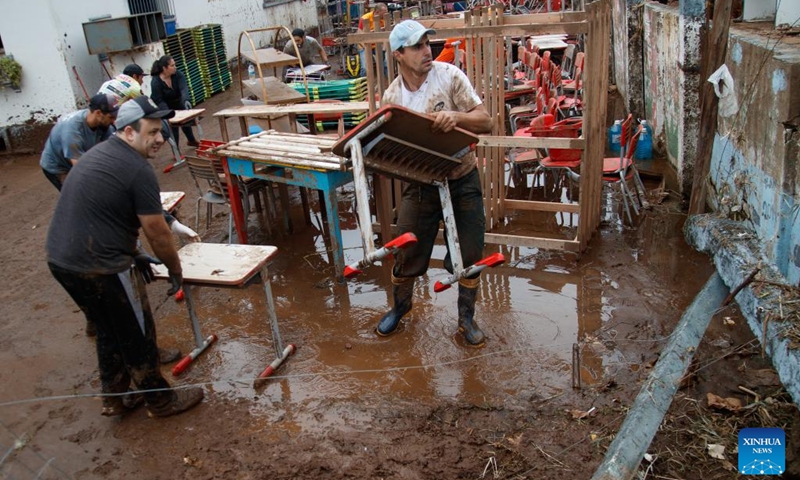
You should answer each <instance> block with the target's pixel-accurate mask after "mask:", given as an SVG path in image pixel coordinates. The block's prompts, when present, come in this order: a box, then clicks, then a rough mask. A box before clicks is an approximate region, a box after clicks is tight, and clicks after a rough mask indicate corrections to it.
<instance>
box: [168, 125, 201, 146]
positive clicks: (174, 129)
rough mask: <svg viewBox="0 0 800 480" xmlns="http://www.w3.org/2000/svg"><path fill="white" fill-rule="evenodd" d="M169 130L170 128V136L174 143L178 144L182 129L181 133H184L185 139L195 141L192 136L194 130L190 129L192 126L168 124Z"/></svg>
mask: <svg viewBox="0 0 800 480" xmlns="http://www.w3.org/2000/svg"><path fill="white" fill-rule="evenodd" d="M169 128H170V130H172V138H174V139H175V143H176V144H180V131H181V130H183V134H184V135H186V140H188V141H190V142H193V143H194V142H197V139H195V138H194V132H193V131H192V127H173V126H172V125H170V127H169Z"/></svg>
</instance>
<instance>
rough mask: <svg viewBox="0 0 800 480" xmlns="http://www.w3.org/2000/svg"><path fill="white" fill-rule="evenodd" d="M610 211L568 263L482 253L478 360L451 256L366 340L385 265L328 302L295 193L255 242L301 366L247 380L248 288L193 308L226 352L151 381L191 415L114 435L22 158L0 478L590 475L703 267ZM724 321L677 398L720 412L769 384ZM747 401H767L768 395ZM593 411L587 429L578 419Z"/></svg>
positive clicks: (8, 213)
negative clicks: (279, 219) (256, 383)
mask: <svg viewBox="0 0 800 480" xmlns="http://www.w3.org/2000/svg"><path fill="white" fill-rule="evenodd" d="M238 98H239V96H238V91H230V90H229V91H228V92H225V93H224V94H220V95H217V96H215V97H214V98H212V99H210V100H208V101H206V102H205V103H204V104H202V105H200V106H201V107H204V108H206V109H207V110H208V112H214V111H218V110H220V109H222V108H225V107H229V106H233V105H235V104H236V103H237V102H238ZM203 127H204V130H205V132H206V136H207V137H209V138H214V139H219V126H218V124H217V120H216V119H214V118H213V117H211V116H208V117H206V118H205V119H204V121H203ZM229 128H230V131H234V130H233V125H231V126H229ZM183 142H185V139H184V138H182V143H183ZM31 148H34V147H31ZM184 148H186V147H184ZM170 161H171V160H170V157H169V153H168V152H167V148H164V149H162V151H161V152H160V156H159V158H158V159H157V160H156V161H155V162H154V166H155V168H156V171H157V172H159V173H158V175H159V181H160V182H161V187H162V190H164V191H171V190H183V191H185V192H186V193H187V197H186V199H185V200H184V201H183V204H182V206H181V207H180V210H179V216H180V218H181V219H182V220H183V221H184V223H186V224H187V225H189V226H194V219H195V213H194V205H195V199H196V198H197V192H196V189H195V186H194V183H193V182H192V180H191V177H190V175H189V172H188V170H187V169H185V168H181V169H176V170H174V171H172V172H171V173H169V174H163V173H161V171H162V170H163V168H164V167H165V166H167V165H168V164H169V163H170ZM526 187H527V186H526ZM650 187H651V188H655V187H656V185H655V184H650ZM526 190H527V188H526ZM606 196H607V197H609V198H607V199H606V201H607V202H610V203H607V206H606V207H604V221H603V223H602V225H601V228H600V230H599V231H598V232H597V234H596V235H595V238H594V239H593V240H592V241H591V242H590V245H589V249H588V250H587V251H586V252H584V254H583V255H581V256H580V257H578V256H576V255H572V254H561V253H554V252H548V251H542V250H538V249H533V248H510V247H505V246H497V245H489V246H487V249H486V250H487V254H488V253H494V252H496V251H499V252H502V253H503V254H504V255H505V256H506V258H507V262H506V264H505V265H502V266H500V267H497V268H494V269H492V270H490V271H488V272H487V273H484V274H483V275H482V282H481V286H480V293H479V297H478V305H477V313H476V318H477V320H478V322H479V324H480V325H481V327H482V328H483V330H484V332H485V333H486V334H487V336H488V342H487V345H486V347H485V348H483V349H478V350H476V349H472V348H467V347H465V345H464V343H463V340H462V338H461V336H460V335H459V334H457V332H456V330H457V319H456V292H454V291H446V292H444V293H440V294H436V293H434V292H433V283H434V282H435V281H436V280H437V279H439V278H441V277H442V276H443V274H444V273H445V271H444V269H443V267H442V259H443V257H444V247H437V248H436V250H435V252H434V260H433V261H432V263H431V268H430V270H429V272H428V275H427V276H426V277H424V278H423V279H422V281H421V282H418V283H417V286H416V288H415V292H414V308H413V310H412V311H411V313H410V314H409V315H408V316H407V318H406V320H405V322H404V323H403V325H402V327H401V329H400V330H399V331H398V332H397V333H396V334H394V335H392V336H390V337H388V338H380V337H378V336H377V335H376V334H375V333H374V331H373V329H374V327H375V324H376V322H377V319H378V318H379V317H380V316H381V315H382V314H383V313H384V312H385V311H386V309H387V308H388V307H389V304H390V298H389V294H388V293H387V292H388V291H389V286H390V281H389V267H388V266H383V267H381V266H374V267H371V268H369V269H367V270H366V272H365V274H364V275H363V276H362V277H360V278H359V279H358V280H357V281H351V282H348V283H347V284H338V283H336V282H335V281H334V279H333V268H332V265H331V261H330V258H329V255H328V253H327V249H326V244H325V241H324V237H323V236H322V234H321V215H320V212H319V208H318V205H317V204H316V203H315V202H312V207H311V217H312V224H311V225H306V224H305V223H304V221H303V215H302V211H301V210H300V208H301V207H300V206H299V205H300V202H299V200H298V198H297V195H296V192H293V200H294V201H293V203H292V207H291V216H292V220H293V226H294V231H293V233H288V232H277V233H275V234H274V235H272V236H267V235H265V234H264V233H262V231H261V229H260V228H259V222H263V221H264V220H263V219H261V220H260V219H259V218H258V216H257V215H256V214H253V215H252V216H251V225H250V231H249V234H250V235H251V237H252V238H253V239H255V240H256V241H257V242H260V243H265V244H271V245H276V246H277V247H278V248H279V253H278V256H277V257H276V259H275V261H274V262H273V263H272V265H271V267H270V272H271V282H272V288H273V292H274V295H275V299H276V313H277V316H278V319H279V323H280V329H281V334H282V336H283V340H284V342H285V343H294V344H296V345H297V346H298V351H297V353H296V354H295V355H294V356H292V357H291V358H290V360H289V361H288V363H287V364H286V365H284V366H283V367H282V368H281V369H280V370H279V372H278V375H277V376H275V377H274V378H273V379H272V380H270V381H269V382H267V383H266V385H265V386H263V387H259V388H254V387H253V379H254V378H255V376H256V375H258V373H260V372H261V371H262V370H263V369H264V367H265V366H266V365H267V364H268V363H269V362H270V361H271V360H272V358H273V357H274V353H273V345H272V343H271V340H270V338H271V337H270V334H269V328H268V325H267V319H266V313H265V301H264V295H263V290H262V289H261V287H260V286H257V285H252V286H250V287H249V288H247V289H243V290H231V289H221V288H202V289H197V290H195V298H196V300H197V303H198V304H199V305H198V311H199V315H200V318H201V320H202V327H203V329H204V333H205V334H206V335H207V334H210V333H215V334H216V335H218V337H219V339H220V340H219V342H218V343H217V344H215V345H214V346H213V347H212V348H211V349H210V350H209V351H208V352H206V353H205V354H204V355H203V356H202V357H201V358H200V359H198V361H197V362H196V363H195V364H194V365H193V366H192V367H191V368H190V369H189V370H188V371H187V372H186V373H185V374H183V375H182V376H181V377H180V378H178V379H172V378H171V376H170V375H169V370H168V367H165V369H164V372H165V375H166V376H167V377H168V378H170V381H172V382H173V383H174V384H176V385H201V386H203V387H204V389H205V392H206V399H205V401H204V402H203V403H202V404H201V405H200V406H198V407H197V408H195V409H193V410H191V411H190V412H187V413H185V414H182V415H180V416H177V417H172V418H167V419H160V420H152V419H149V418H148V417H147V415H146V412H145V411H144V409H139V410H136V411H134V412H132V413H130V414H128V415H126V416H124V417H122V418H114V419H111V418H106V417H102V416H100V401H99V400H98V399H97V398H95V396H94V395H95V394H96V393H97V392H99V383H98V380H97V370H96V364H95V362H96V360H95V354H94V351H93V348H94V344H93V341H92V340H90V339H88V338H86V337H85V336H84V334H83V327H84V320H83V316H82V315H81V313H80V312H79V311H78V309H77V307H76V306H75V305H74V304H73V303H72V301H71V300H70V299H69V297H68V296H67V295H66V293H65V292H64V291H63V290H62V289H61V288H60V287H59V286H58V284H57V283H56V282H55V281H54V280H53V279H52V277H51V276H50V275H49V273H48V271H47V268H46V264H45V261H44V238H45V236H46V230H47V226H48V224H49V220H50V217H51V214H52V211H53V208H54V205H55V202H56V200H57V192H56V191H55V190H54V189H53V188H52V186H50V184H49V183H48V182H47V181H46V180H45V178H44V176H43V175H42V173H41V171H40V169H39V168H38V158H37V156H18V157H6V158H3V159H2V165H0V207H1V208H0V225H2V234H0V246H2V252H3V253H2V254H0V265H2V267H3V271H4V272H5V275H3V277H2V280H0V282H1V283H0V285H2V288H1V289H0V299H1V302H2V303H0V305H2V306H0V313H2V322H0V333H1V334H0V360H1V361H2V365H3V366H4V368H3V369H2V370H1V371H0V382H2V385H3V388H2V391H1V392H0V454H2V455H4V456H3V457H2V460H0V473H2V475H3V476H5V477H6V478H76V479H99V478H154V479H161V478H163V479H174V478H192V479H198V478H201V479H202V478H226V479H227V478H237V479H250V478H253V479H260V478H330V479H339V478H386V479H427V478H437V479H438V478H441V479H450V478H520V479H522V478H528V479H563V478H571V479H584V478H590V477H591V475H592V473H593V471H594V469H595V468H596V467H597V465H599V463H600V462H601V461H602V458H603V454H604V452H605V449H606V448H607V447H608V445H609V443H610V441H611V440H612V438H613V435H614V434H615V432H616V431H617V429H618V428H619V426H620V424H621V422H622V420H623V419H624V416H625V414H626V412H627V409H628V408H629V407H630V405H631V404H632V401H633V398H634V397H635V395H636V393H638V389H639V387H640V385H641V383H642V382H643V380H644V379H645V378H646V376H647V375H648V373H649V370H650V368H651V367H652V365H653V363H654V362H655V361H656V360H657V358H658V352H659V351H660V349H661V348H662V346H663V345H664V343H665V341H666V339H667V336H668V335H669V334H670V332H671V331H672V328H673V327H674V326H675V324H676V323H677V321H678V320H679V319H680V316H681V314H682V312H683V310H684V309H685V308H686V307H687V306H688V305H689V303H690V302H691V301H692V299H693V297H694V295H695V294H696V293H697V292H698V291H699V290H700V289H701V288H702V286H703V284H704V283H705V282H706V280H707V279H708V278H709V276H710V275H711V274H712V272H713V267H712V266H711V264H710V262H709V260H708V259H707V258H706V257H705V256H704V255H701V254H698V253H697V252H694V251H692V250H691V249H690V248H689V247H687V246H686V244H685V242H684V240H683V235H682V231H681V226H682V224H683V221H684V219H685V216H684V214H683V213H681V211H680V203H679V202H677V201H676V200H675V198H674V197H670V196H667V197H659V198H660V199H662V200H663V202H662V203H658V204H654V205H653V206H652V207H651V208H650V209H649V210H647V211H646V212H645V213H643V214H642V215H641V216H639V217H638V218H637V219H636V221H635V225H634V226H633V227H630V226H627V225H623V223H622V222H621V220H620V214H621V210H620V207H619V205H618V203H616V202H615V198H614V195H613V194H612V193H608V194H607V195H606ZM353 198H354V195H353V191H352V187H345V188H344V189H343V190H342V191H341V192H340V199H341V205H340V211H342V212H344V213H343V229H344V232H343V240H344V246H345V255H346V258H347V260H348V261H354V260H358V259H360V258H361V256H362V251H361V248H360V236H359V233H358V231H357V230H356V227H355V220H354V206H353V201H354V200H353ZM215 213H216V215H215V217H214V218H213V220H212V227H211V229H210V230H208V231H206V230H205V228H204V226H201V228H200V233H201V235H202V236H203V237H204V240H205V241H210V242H220V241H227V240H226V235H227V234H226V230H227V218H226V213H225V212H224V211H223V210H222V209H220V210H217V211H216V212H215ZM203 220H204V219H203ZM574 220H575V218H571V219H565V218H563V217H560V216H558V214H548V215H547V216H543V217H530V216H527V217H518V218H515V219H514V220H513V223H514V225H523V224H525V223H526V222H527V223H529V224H531V225H536V226H537V228H542V229H549V231H550V232H551V233H552V234H554V235H555V234H558V235H568V234H569V230H570V227H569V226H570V225H572V224H573V223H571V222H574ZM203 223H204V222H201V225H203ZM166 290H167V286H166V284H153V285H151V286H150V287H149V292H150V299H151V304H152V306H153V308H154V310H155V315H156V320H157V326H158V335H159V344H160V345H162V346H168V347H179V348H181V349H182V350H183V351H184V352H187V351H189V350H190V349H191V348H192V346H193V340H192V338H193V337H192V333H191V329H190V324H189V322H188V318H187V315H186V311H185V308H184V307H183V306H182V305H180V304H176V303H175V302H174V301H173V300H172V299H168V298H167V297H166V293H165V292H166ZM724 317H729V318H731V319H733V320H732V321H733V323H732V324H730V323H724V322H723V320H722V319H723V318H724ZM737 319H738V316H737V312H736V310H735V308H729V309H727V310H725V311H723V312H721V313H720V314H719V318H715V319H714V320H713V321H712V326H711V328H710V329H709V333H708V335H707V336H706V339H705V340H704V343H703V344H702V345H701V348H700V350H699V351H698V356H697V358H698V362H700V363H699V365H700V366H702V368H701V369H698V371H697V372H696V374H695V375H694V378H695V381H694V382H693V383H692V384H691V385H689V386H687V388H686V389H684V390H682V393H681V395H683V396H685V398H688V399H689V400H691V401H692V405H697V404H699V403H703V402H704V401H705V400H704V399H705V393H706V392H707V391H716V392H720V391H722V392H723V393H726V395H723V396H727V394H728V393H730V392H728V390H736V382H741V381H742V380H741V378H742V376H743V375H745V374H746V373H747V371H749V370H750V369H764V368H768V367H769V363H768V360H764V359H761V358H760V356H759V355H758V349H757V348H755V349H751V350H752V351H751V350H743V349H742V348H741V347H742V345H744V346H748V342H750V341H751V340H752V336H751V335H750V334H749V332H748V331H747V330H746V328H747V327H746V324H745V323H744V321H741V320H740V319H739V320H737ZM720 339H722V340H724V342H723V343H720V342H719V340H720ZM715 341H717V343H714V342H715ZM725 342H727V343H725ZM737 349H738V350H737ZM576 350H577V351H578V352H579V354H580V355H579V358H580V359H579V361H577V362H576V361H574V360H573V358H574V352H575V351H576ZM731 352H733V353H731ZM742 362H744V364H745V368H744V370H743V369H742V368H740V367H741V365H742ZM573 371H575V372H579V374H578V375H577V376H576V375H573ZM753 388H757V387H755V386H753ZM759 388H772V389H773V390H775V391H779V390H780V387H779V385H775V384H774V382H772V383H771V384H769V385H767V386H762V387H759ZM739 393H741V392H739ZM730 394H731V395H733V393H730ZM776 395H777V394H776ZM703 404H704V403H703ZM676 405H677V406H678V407H680V406H681V405H683V403H681V402H676ZM593 407H594V408H595V410H594V411H593V413H592V414H591V415H588V416H586V417H585V418H576V417H581V415H580V412H587V411H589V410H590V409H592V408H593ZM681 411H682V410H678V411H677V412H676V413H674V414H673V416H675V415H677V416H678V417H680V415H681V413H680V412H681ZM670 418H673V417H670ZM753 426H755V425H753ZM695 440H697V439H695ZM698 441H701V442H702V441H705V440H703V439H702V438H701V439H699V440H698ZM679 442H685V440H679V439H678V436H677V435H675V436H673V435H671V434H669V432H667V433H666V434H660V435H659V436H658V437H657V441H656V444H654V445H656V446H657V448H658V449H659V450H658V451H663V452H664V453H663V455H664V456H665V457H666V458H669V457H668V455H667V453H666V452H669V451H672V450H675V448H676V446H677V445H678V443H679ZM735 458H736V457H735V455H733V457H732V459H731V461H732V462H734V464H735ZM677 463H678V462H676V461H673V462H667V463H665V464H663V467H662V466H661V464H659V468H662V470H660V471H661V472H662V473H663V474H668V475H669V476H664V477H661V478H699V477H698V476H695V475H694V473H696V472H697V471H698V468H704V469H705V470H701V471H705V473H706V474H705V476H706V477H707V478H732V477H733V476H735V473H734V472H731V471H730V470H729V469H726V467H725V466H724V465H723V464H722V463H721V462H720V461H718V460H714V459H709V463H708V464H707V465H701V466H696V467H695V466H693V469H692V470H686V469H685V468H686V466H685V465H683V466H681V465H679V464H677ZM651 471H652V470H651Z"/></svg>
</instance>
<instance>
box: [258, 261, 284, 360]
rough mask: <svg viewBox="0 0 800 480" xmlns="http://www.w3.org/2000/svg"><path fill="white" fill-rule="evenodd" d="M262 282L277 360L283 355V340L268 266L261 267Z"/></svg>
mask: <svg viewBox="0 0 800 480" xmlns="http://www.w3.org/2000/svg"><path fill="white" fill-rule="evenodd" d="M261 281H263V282H264V294H265V295H266V296H267V320H269V327H270V329H271V330H272V346H273V348H274V349H275V358H280V357H281V356H282V355H283V339H281V332H280V330H279V329H278V316H277V315H276V314H275V298H274V297H273V296H272V283H271V282H270V280H269V269H268V268H267V266H266V265H264V266H263V267H261Z"/></svg>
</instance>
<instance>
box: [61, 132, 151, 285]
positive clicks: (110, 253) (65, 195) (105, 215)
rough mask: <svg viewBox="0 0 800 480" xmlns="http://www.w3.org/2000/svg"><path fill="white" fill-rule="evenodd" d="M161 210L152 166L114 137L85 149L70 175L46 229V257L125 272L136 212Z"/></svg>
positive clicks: (79, 267) (79, 268) (88, 269)
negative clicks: (48, 227) (47, 229)
mask: <svg viewBox="0 0 800 480" xmlns="http://www.w3.org/2000/svg"><path fill="white" fill-rule="evenodd" d="M161 211H162V210H161V199H160V196H159V187H158V180H157V179H156V174H155V172H154V171H153V167H152V166H151V165H150V164H149V163H148V162H147V159H145V158H144V157H142V155H141V154H139V152H137V151H136V150H134V149H133V148H131V147H130V146H129V145H128V144H127V143H125V142H124V141H122V140H120V139H119V138H117V137H116V136H113V137H111V138H110V139H108V140H107V141H105V142H103V143H100V144H98V145H97V146H95V147H93V148H92V149H91V150H89V151H88V152H86V153H85V154H84V155H83V156H82V157H81V161H80V162H78V163H77V164H76V165H75V167H73V168H72V170H71V171H70V173H69V175H68V176H67V179H66V181H65V182H64V187H63V188H62V190H61V195H60V197H59V199H58V204H57V205H56V210H55V212H54V213H53V220H52V221H51V222H50V230H49V231H48V232H47V259H48V261H49V262H51V263H53V264H55V265H58V266H59V267H61V268H66V269H67V270H72V271H75V272H81V273H91V274H114V273H119V272H122V271H125V270H126V269H128V268H129V267H130V265H131V258H132V256H133V254H134V252H135V250H136V239H137V237H138V235H139V228H140V227H141V224H140V223H139V218H138V217H137V215H155V214H160V213H161Z"/></svg>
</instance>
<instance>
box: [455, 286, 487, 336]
mask: <svg viewBox="0 0 800 480" xmlns="http://www.w3.org/2000/svg"><path fill="white" fill-rule="evenodd" d="M462 282H469V283H471V284H472V283H474V284H475V286H474V287H467V286H465V285H463V284H462V283H461V282H459V283H458V331H459V332H461V333H463V334H464V339H465V340H466V341H467V343H468V344H470V345H472V346H473V347H482V346H484V345H485V344H486V336H485V335H484V334H483V332H482V331H481V329H480V327H479V326H478V324H477V323H476V322H475V299H476V297H477V296H478V279H474V280H469V279H465V280H462Z"/></svg>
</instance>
